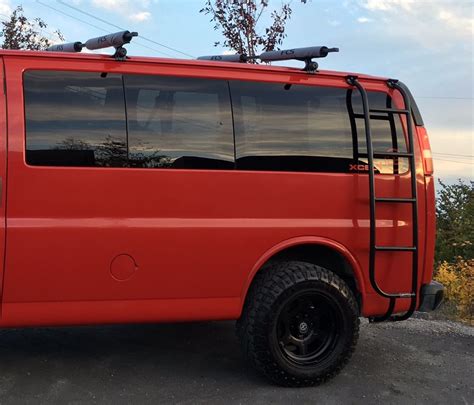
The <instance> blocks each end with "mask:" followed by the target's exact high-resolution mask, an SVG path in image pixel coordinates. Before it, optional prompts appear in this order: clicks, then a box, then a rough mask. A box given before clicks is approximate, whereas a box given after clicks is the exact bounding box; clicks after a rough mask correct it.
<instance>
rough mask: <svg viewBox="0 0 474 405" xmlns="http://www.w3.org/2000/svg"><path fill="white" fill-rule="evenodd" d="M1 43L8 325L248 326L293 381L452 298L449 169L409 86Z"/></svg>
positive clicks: (334, 368)
mask: <svg viewBox="0 0 474 405" xmlns="http://www.w3.org/2000/svg"><path fill="white" fill-rule="evenodd" d="M118 59H122V60H116V59H114V58H111V57H109V56H105V55H94V54H74V53H58V52H28V51H1V52H0V64H1V66H2V69H0V75H1V76H2V77H1V80H2V82H3V86H2V94H1V97H0V126H1V130H0V179H1V210H0V215H1V218H2V219H1V228H0V229H1V233H0V235H1V243H0V255H1V263H2V264H1V266H0V297H1V301H0V308H1V316H0V327H3V328H7V327H26V326H43V325H79V324H105V323H127V322H171V321H173V322H174V321H198V320H237V334H238V336H239V338H240V340H241V342H242V348H243V352H244V355H245V356H246V357H247V358H248V359H249V361H250V362H251V363H252V364H253V365H254V366H255V367H256V368H257V369H258V370H259V371H260V372H262V373H263V374H265V375H266V376H267V377H269V378H270V379H271V380H273V381H274V382H276V383H278V384H281V385H286V386H303V385H314V384H317V383H320V382H322V381H325V380H326V379H328V378H330V377H332V376H334V375H335V374H336V373H337V372H339V371H340V370H341V368H342V367H343V366H344V364H345V363H346V362H347V361H348V359H349V357H350V356H351V353H352V352H353V350H354V347H355V344H356V341H357V337H358V327H359V317H361V316H362V317H366V318H369V319H370V320H372V321H382V320H388V319H391V320H403V319H407V318H408V317H410V316H411V315H412V314H413V312H414V311H415V310H433V309H435V308H436V307H437V306H438V305H439V303H440V302H441V300H442V295H443V287H442V286H441V285H439V284H436V283H434V282H432V281H431V278H432V268H433V249H434V238H435V199H434V181H433V176H432V175H433V168H432V160H431V153H430V147H429V143H428V138H427V133H426V131H425V128H424V127H423V121H422V118H421V116H420V113H419V111H418V108H417V106H416V104H415V101H414V100H413V98H412V96H411V94H410V92H409V91H408V89H407V88H406V87H405V86H404V85H403V84H402V83H400V82H398V81H396V80H388V79H386V78H379V77H372V76H366V75H355V74H348V73H340V72H329V71H315V70H314V69H309V70H308V69H307V70H299V69H297V68H289V67H276V66H270V65H253V64H246V63H230V62H227V63H226V62H215V61H201V60H199V61H196V60H194V61H193V60H173V59H159V58H145V57H131V58H127V59H126V60H123V58H118Z"/></svg>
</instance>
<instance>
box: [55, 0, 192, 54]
mask: <svg viewBox="0 0 474 405" xmlns="http://www.w3.org/2000/svg"><path fill="white" fill-rule="evenodd" d="M56 1H57V2H58V3H60V4H62V5H63V6H66V7H69V8H70V9H72V10H75V11H77V12H79V13H81V14H84V15H86V16H88V17H91V18H94V19H95V20H97V21H100V22H102V23H104V24H108V25H110V26H112V27H115V28H118V29H119V30H123V31H125V28H123V27H121V26H119V25H116V24H113V23H111V22H109V21H107V20H105V19H103V18H100V17H97V16H95V15H94V14H91V13H88V12H87V11H84V10H81V9H80V8H78V7H75V6H73V5H71V4H67V3H66V2H64V1H62V0H56ZM140 38H141V39H143V40H144V41H148V42H151V43H153V44H156V45H158V46H161V47H163V48H166V49H169V50H170V51H174V52H176V53H179V54H181V55H184V56H187V57H189V58H193V59H194V56H193V55H190V54H189V53H186V52H182V51H180V50H179V49H176V48H173V47H171V46H168V45H165V44H162V43H160V42H157V41H154V40H153V39H150V38H147V37H144V36H143V35H140Z"/></svg>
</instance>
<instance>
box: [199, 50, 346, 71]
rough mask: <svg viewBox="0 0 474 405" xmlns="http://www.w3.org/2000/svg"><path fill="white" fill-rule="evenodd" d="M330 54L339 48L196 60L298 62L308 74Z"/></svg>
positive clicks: (208, 57)
mask: <svg viewBox="0 0 474 405" xmlns="http://www.w3.org/2000/svg"><path fill="white" fill-rule="evenodd" d="M332 52H339V48H328V47H327V46H310V47H306V48H294V49H284V50H278V51H267V52H263V53H262V54H261V55H259V56H254V57H249V56H247V55H245V54H239V53H236V54H234V55H213V56H200V57H199V58H198V60H211V61H217V62H240V63H245V62H248V61H249V60H251V59H260V60H261V61H262V62H267V63H268V62H274V61H280V60H299V61H303V62H304V63H305V67H304V68H303V70H304V71H305V72H308V73H315V72H317V71H318V67H319V65H318V63H317V62H315V61H313V59H316V58H325V57H326V56H328V55H329V54H330V53H332Z"/></svg>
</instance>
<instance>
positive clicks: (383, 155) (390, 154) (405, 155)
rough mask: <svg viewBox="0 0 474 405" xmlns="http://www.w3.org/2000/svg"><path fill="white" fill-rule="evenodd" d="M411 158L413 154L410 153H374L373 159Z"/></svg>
mask: <svg viewBox="0 0 474 405" xmlns="http://www.w3.org/2000/svg"><path fill="white" fill-rule="evenodd" d="M387 156H389V157H412V156H414V155H413V153H410V152H374V158H377V157H387Z"/></svg>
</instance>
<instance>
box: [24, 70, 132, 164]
mask: <svg viewBox="0 0 474 405" xmlns="http://www.w3.org/2000/svg"><path fill="white" fill-rule="evenodd" d="M24 95H25V115H26V161H27V163H29V164H31V165H47V166H105V167H120V166H124V165H126V162H127V150H126V145H127V141H126V121H125V107H124V98H123V87H122V78H121V76H120V75H113V74H107V75H104V74H101V73H81V72H58V71H55V72H48V71H27V72H25V74H24Z"/></svg>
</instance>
